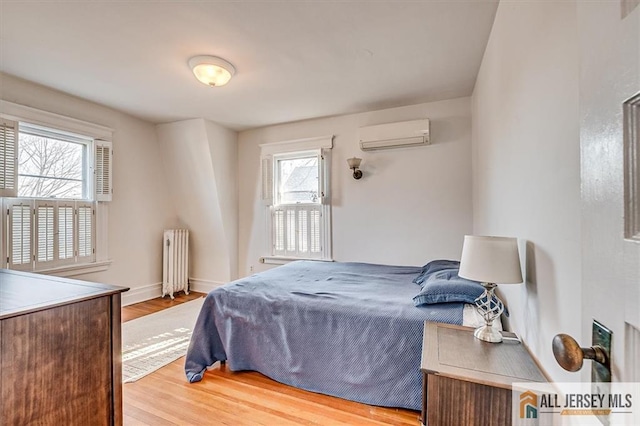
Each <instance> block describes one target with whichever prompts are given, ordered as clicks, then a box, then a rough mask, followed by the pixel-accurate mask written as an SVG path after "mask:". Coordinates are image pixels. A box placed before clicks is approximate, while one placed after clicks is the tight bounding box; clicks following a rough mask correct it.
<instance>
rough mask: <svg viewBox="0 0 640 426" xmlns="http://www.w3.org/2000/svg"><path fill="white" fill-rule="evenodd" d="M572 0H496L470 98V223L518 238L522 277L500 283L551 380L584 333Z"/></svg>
mask: <svg viewBox="0 0 640 426" xmlns="http://www.w3.org/2000/svg"><path fill="white" fill-rule="evenodd" d="M576 20H577V18H576V5H575V3H573V2H501V3H500V5H499V7H498V11H497V14H496V18H495V23H494V26H493V30H492V32H491V37H490V39H489V43H488V46H487V49H486V52H485V55H484V59H483V62H482V66H481V68H480V73H479V75H478V79H477V82H476V86H475V90H474V93H473V97H472V105H473V106H472V112H473V190H474V194H473V210H474V220H473V230H474V233H475V234H484V235H504V236H514V237H518V238H519V239H521V240H522V242H523V246H524V243H525V242H526V247H521V257H522V258H523V259H525V258H526V285H520V286H501V287H500V290H501V292H502V294H503V295H505V297H506V301H507V304H508V305H509V308H510V311H511V314H512V316H511V326H512V328H513V329H514V330H515V331H516V332H517V333H519V334H521V335H522V337H523V338H524V340H525V342H526V343H527V344H528V345H529V347H530V348H531V350H532V352H533V354H534V355H535V356H536V357H537V358H538V359H539V360H540V362H541V363H542V366H543V367H544V368H545V369H546V371H547V372H548V373H549V374H550V375H551V377H552V378H553V379H555V380H562V379H564V380H566V381H570V380H575V376H571V375H570V374H569V373H567V372H565V371H564V370H562V369H561V368H560V367H559V366H558V364H557V363H556V361H555V359H554V358H553V354H552V352H551V340H552V339H553V336H554V335H556V334H557V333H560V332H563V333H569V334H571V335H573V336H575V337H576V338H579V336H581V327H580V317H581V309H580V306H581V295H582V290H581V230H580V220H581V219H580V218H581V211H580V145H579V124H578V76H579V68H578V67H579V58H578V48H577V46H578V41H577V21H576Z"/></svg>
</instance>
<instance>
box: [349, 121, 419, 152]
mask: <svg viewBox="0 0 640 426" xmlns="http://www.w3.org/2000/svg"><path fill="white" fill-rule="evenodd" d="M429 143H430V140H429V119H427V118H425V119H423V120H411V121H401V122H398V123H387V124H378V125H375V126H367V127H360V149H361V150H363V151H372V150H375V149H389V148H401V147H407V146H421V145H429Z"/></svg>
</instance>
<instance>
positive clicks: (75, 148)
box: [0, 100, 113, 276]
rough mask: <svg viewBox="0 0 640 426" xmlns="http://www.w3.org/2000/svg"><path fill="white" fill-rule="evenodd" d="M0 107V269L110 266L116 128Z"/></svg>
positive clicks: (59, 270) (68, 270) (64, 271)
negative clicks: (109, 223) (110, 207)
mask: <svg viewBox="0 0 640 426" xmlns="http://www.w3.org/2000/svg"><path fill="white" fill-rule="evenodd" d="M0 110H1V111H0V206H2V210H0V219H1V220H0V268H10V269H18V270H24V271H35V272H43V273H55V274H60V275H63V276H70V275H75V274H77V273H82V272H89V271H91V272H97V271H103V270H106V269H107V268H108V267H109V264H110V263H111V261H110V260H109V256H108V244H107V242H106V236H107V235H108V211H109V210H108V207H109V203H102V202H103V201H111V199H112V194H113V144H112V142H111V140H112V138H113V129H110V128H108V127H104V126H101V125H99V124H94V123H89V122H85V121H82V120H78V119H74V118H70V117H66V116H62V115H58V114H54V113H51V112H48V111H41V110H37V109H34V108H30V107H25V106H23V105H18V104H13V103H11V102H7V101H4V100H0ZM96 211H97V214H96ZM96 218H97V219H96ZM96 221H97V222H98V223H96ZM96 230H97V231H98V232H96ZM80 271H82V272H80Z"/></svg>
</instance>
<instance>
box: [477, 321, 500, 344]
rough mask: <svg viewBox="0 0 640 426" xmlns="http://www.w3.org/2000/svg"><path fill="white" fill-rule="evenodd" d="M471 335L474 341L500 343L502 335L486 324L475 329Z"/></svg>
mask: <svg viewBox="0 0 640 426" xmlns="http://www.w3.org/2000/svg"><path fill="white" fill-rule="evenodd" d="M473 335H474V337H475V338H476V339H479V340H483V341H485V342H491V343H500V342H502V333H500V332H499V331H498V330H496V329H495V328H493V327H492V326H490V325H487V324H485V325H483V326H480V327H478V328H476V331H474V332H473Z"/></svg>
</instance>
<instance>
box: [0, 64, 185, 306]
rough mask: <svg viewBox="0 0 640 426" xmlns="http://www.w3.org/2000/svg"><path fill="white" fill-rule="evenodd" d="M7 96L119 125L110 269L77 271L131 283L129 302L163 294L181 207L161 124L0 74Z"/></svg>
mask: <svg viewBox="0 0 640 426" xmlns="http://www.w3.org/2000/svg"><path fill="white" fill-rule="evenodd" d="M0 97H1V98H2V99H3V100H6V101H9V102H14V103H17V104H22V105H26V106H30V107H33V108H37V109H40V110H44V111H49V112H53V113H56V114H61V115H65V116H68V117H72V118H76V119H79V120H84V121H88V122H92V123H96V124H100V125H103V126H107V127H110V128H112V129H114V130H115V131H114V134H113V147H114V159H113V179H114V180H113V187H114V195H113V201H111V202H110V203H108V207H107V208H108V216H109V223H108V227H109V235H108V244H109V257H110V258H111V259H112V260H113V263H112V265H111V267H110V268H109V269H108V270H107V271H104V272H99V273H93V274H85V275H78V276H74V278H77V279H84V280H90V281H99V282H104V283H108V284H114V285H120V286H126V287H131V291H130V292H129V293H125V295H124V296H123V301H125V302H127V301H132V300H134V299H146V298H150V297H155V296H157V295H159V294H160V293H159V292H160V283H161V282H162V230H163V229H164V228H165V227H171V226H173V224H174V222H175V210H174V208H173V205H172V204H171V203H170V201H169V198H168V197H166V196H165V191H166V180H165V175H164V173H163V170H162V163H161V160H160V155H159V152H158V149H157V140H156V134H155V127H154V126H153V125H152V124H150V123H148V122H145V121H142V120H139V119H137V118H134V117H131V116H129V115H127V114H124V113H121V112H118V111H115V110H112V109H110V108H107V107H104V106H101V105H98V104H95V103H92V102H89V101H86V100H83V99H79V98H76V97H73V96H71V95H68V94H65V93H62V92H58V91H55V90H52V89H49V88H46V87H43V86H40V85H36V84H34V83H31V82H28V81H25V80H21V79H18V78H15V77H12V76H9V75H6V74H0Z"/></svg>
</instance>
